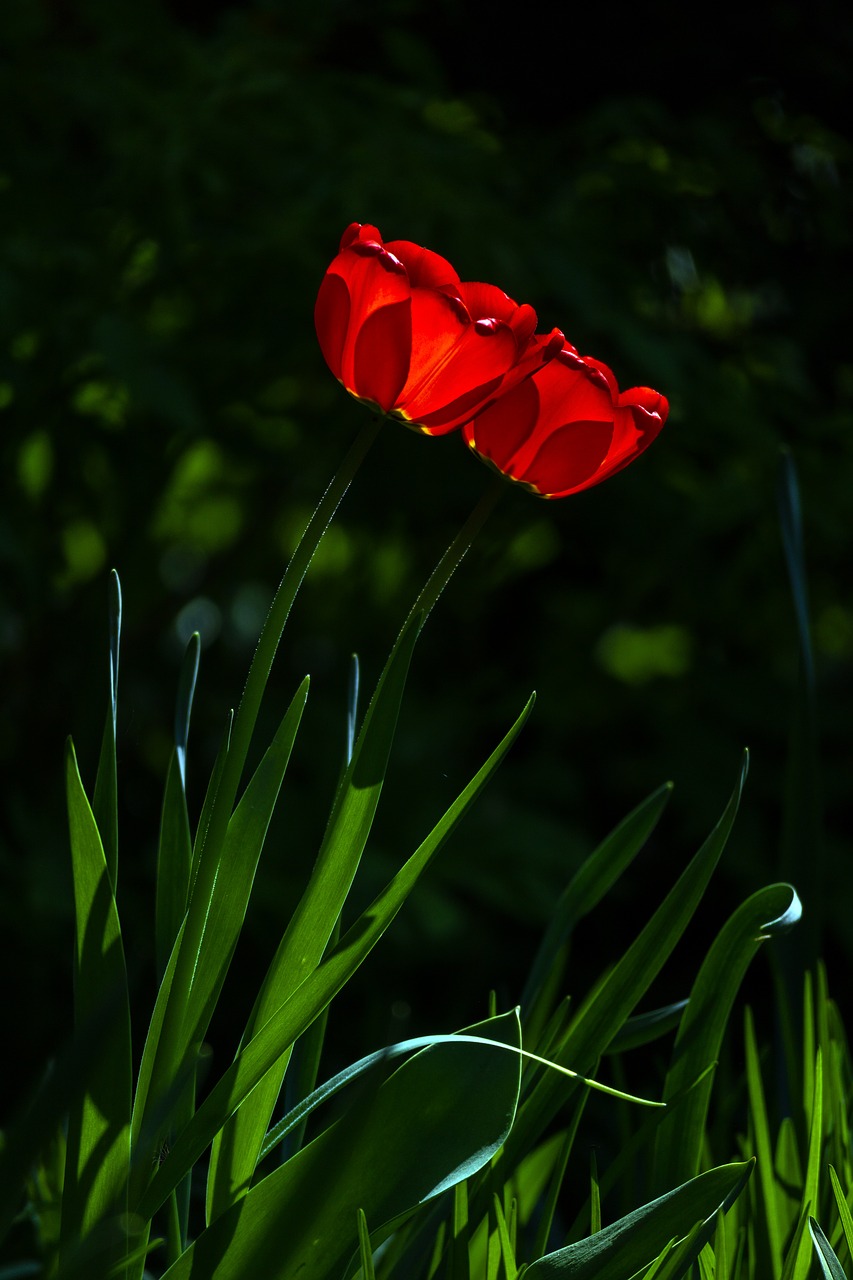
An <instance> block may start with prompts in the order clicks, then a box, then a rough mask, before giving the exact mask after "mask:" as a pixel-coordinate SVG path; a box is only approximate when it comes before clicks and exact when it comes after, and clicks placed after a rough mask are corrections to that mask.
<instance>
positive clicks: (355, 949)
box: [139, 696, 534, 1217]
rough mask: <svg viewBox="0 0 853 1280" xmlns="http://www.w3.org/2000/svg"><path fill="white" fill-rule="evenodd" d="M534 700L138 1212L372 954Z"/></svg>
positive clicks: (158, 1178)
mask: <svg viewBox="0 0 853 1280" xmlns="http://www.w3.org/2000/svg"><path fill="white" fill-rule="evenodd" d="M533 702H534V698H533V697H532V696H531V698H530V700H529V701H528V703H527V705H526V706H525V708H524V710H523V711H522V713H521V715H520V716H519V717H518V719H517V720H516V722H515V724H514V725H513V726H512V728H511V729H510V730H509V732H508V733H507V734H506V735H505V737H504V738H503V740H502V741H501V742H500V743H499V745H498V746H497V747H496V748H495V750H494V751H493V752H492V754H491V755H490V756H489V758H488V760H487V761H486V762H485V764H484V765H483V767H482V768H481V769H480V770H479V771H478V773H477V774H476V775H475V777H474V778H473V779H472V780H471V782H470V783H469V784H468V786H467V787H466V788H465V790H464V791H463V792H462V793H461V794H460V795H459V796H458V798H457V799H456V801H455V802H454V803H453V804H452V805H451V807H450V808H449V809H448V810H447V812H446V813H445V814H444V816H443V818H442V819H441V821H440V822H439V823H437V825H436V826H435V827H434V828H433V830H432V831H431V832H430V834H429V835H428V836H427V838H426V840H424V841H423V843H422V844H421V845H420V846H419V847H418V849H417V850H416V851H415V852H414V853H413V854H412V856H411V857H410V858H409V860H408V862H406V863H405V865H404V866H403V867H401V868H400V870H399V871H398V872H397V874H396V875H395V876H394V878H393V879H392V880H391V881H390V882H389V884H388V885H387V886H386V887H385V889H384V890H383V891H382V893H380V894H379V896H378V897H377V898H376V899H375V900H374V901H373V903H372V904H371V906H369V907H368V908H367V910H366V911H365V912H364V913H363V914H362V915H361V916H360V917H359V919H358V920H357V921H356V922H355V924H353V925H352V926H351V928H350V929H349V930H348V931H347V933H346V934H345V935H344V937H343V938H342V939H341V941H340V942H339V943H338V945H337V946H336V947H335V948H334V950H333V951H331V952H330V953H329V954H328V955H327V956H326V957H324V959H323V961H322V963H321V964H320V965H318V967H317V968H316V969H315V970H314V972H313V973H312V974H311V975H310V976H309V977H308V978H306V980H305V981H304V982H303V984H302V986H301V987H299V988H298V989H297V991H296V992H295V993H294V994H293V995H292V996H291V997H290V998H289V1000H287V1001H286V1002H285V1004H284V1005H282V1007H281V1008H280V1009H279V1010H277V1011H276V1013H275V1014H273V1016H272V1017H271V1018H270V1020H269V1021H268V1022H267V1023H266V1024H265V1025H264V1026H263V1027H262V1028H261V1029H260V1031H259V1032H258V1034H257V1035H256V1036H255V1037H254V1038H253V1039H252V1040H250V1041H249V1042H248V1044H246V1045H245V1046H244V1047H243V1048H242V1049H241V1051H240V1053H239V1054H238V1056H237V1058H236V1060H235V1062H234V1063H233V1064H232V1065H231V1066H230V1067H229V1068H228V1070H227V1071H226V1072H225V1073H224V1075H223V1076H222V1078H221V1079H220V1080H219V1082H218V1083H217V1084H216V1085H215V1086H214V1088H213V1089H212V1090H211V1092H210V1093H209V1094H208V1096H207V1098H205V1100H204V1102H203V1103H202V1105H201V1106H200V1107H199V1109H198V1112H197V1113H196V1115H195V1116H194V1117H193V1119H192V1121H191V1122H190V1124H189V1125H188V1126H187V1128H186V1130H185V1131H184V1133H182V1134H181V1135H180V1136H179V1137H178V1138H177V1140H176V1141H175V1143H174V1144H173V1146H172V1150H171V1153H170V1155H169V1158H168V1160H167V1161H166V1162H165V1163H164V1165H163V1166H162V1168H161V1169H160V1170H159V1171H158V1172H157V1174H156V1175H155V1177H154V1179H153V1181H152V1183H151V1186H150V1187H149V1188H148V1190H147V1191H146V1192H145V1195H144V1196H143V1198H142V1201H141V1203H140V1205H139V1212H140V1213H141V1214H142V1216H143V1217H151V1216H153V1214H154V1213H155V1212H156V1210H157V1209H158V1208H159V1206H160V1205H161V1204H162V1203H163V1201H164V1200H165V1199H166V1197H167V1196H168V1195H169V1193H170V1191H172V1190H173V1188H174V1187H175V1186H177V1184H178V1182H179V1181H180V1180H181V1178H182V1177H183V1176H184V1174H185V1173H187V1172H188V1171H189V1169H191V1168H192V1166H193V1164H194V1163H195V1161H196V1160H197V1159H198V1157H199V1156H200V1155H201V1154H202V1152H203V1151H204V1150H205V1148H206V1147H207V1146H208V1145H209V1144H210V1142H212V1140H213V1138H214V1137H215V1135H216V1134H217V1133H218V1132H219V1130H220V1129H221V1128H222V1126H223V1125H224V1124H225V1122H226V1121H227V1120H228V1118H229V1116H231V1115H233V1114H234V1112H235V1111H236V1110H237V1108H238V1107H239V1106H240V1104H241V1103H242V1102H243V1101H244V1099H245V1098H247V1097H248V1096H249V1094H250V1093H251V1091H252V1089H254V1088H255V1086H256V1085H257V1084H258V1082H259V1081H260V1080H262V1079H263V1077H264V1075H265V1074H266V1072H267V1071H268V1070H269V1068H270V1066H271V1065H272V1064H273V1063H274V1062H276V1060H277V1059H278V1058H280V1057H281V1054H282V1053H283V1052H284V1050H285V1049H287V1048H288V1046H289V1045H291V1044H293V1042H294V1040H296V1039H297V1038H298V1037H299V1036H300V1035H301V1034H302V1033H303V1031H305V1030H306V1029H307V1028H308V1027H309V1026H310V1025H311V1023H312V1022H313V1021H314V1019H315V1018H316V1017H317V1015H318V1013H319V1012H320V1011H321V1010H322V1009H324V1008H325V1007H326V1005H327V1004H328V1003H329V1001H330V1000H331V999H332V998H333V996H335V995H336V994H337V992H338V991H340V990H341V988H342V987H343V986H344V985H345V984H346V983H347V981H348V980H349V979H350V978H351V977H352V975H353V973H355V971H356V970H357V969H358V967H359V965H360V964H361V963H362V961H363V960H364V959H365V957H366V956H367V955H369V953H370V951H371V950H372V948H373V947H374V946H375V945H376V943H377V942H378V941H379V939H380V938H381V936H382V934H383V933H384V932H385V930H386V929H387V928H388V926H389V924H390V923H391V921H392V920H393V919H394V917H395V916H396V914H397V912H398V911H399V910H400V908H401V907H402V905H403V903H404V902H405V900H406V898H407V897H408V896H409V894H410V893H411V891H412V889H413V888H414V886H415V884H416V883H417V880H418V878H419V877H420V875H421V873H422V872H423V871H424V870H425V869H426V867H427V866H428V864H429V862H430V860H431V859H432V858H433V857H434V855H435V854H436V853H437V852H438V850H439V849H440V848H441V846H442V845H443V844H444V841H445V840H446V839H447V838H448V836H449V835H450V834H451V832H452V831H453V830H454V829H455V827H456V826H457V824H458V823H459V822H460V821H461V819H462V817H463V816H464V814H465V813H466V812H467V811H468V809H469V808H470V806H471V805H472V804H473V803H474V801H475V800H476V799H477V797H478V796H479V795H480V793H481V792H482V790H483V788H484V787H485V786H486V784H487V782H488V781H489V779H490V778H491V777H492V774H493V773H494V771H495V770H496V769H497V767H498V765H499V764H500V762H501V760H502V759H503V758H504V756H505V755H506V752H507V751H508V750H509V748H510V746H511V745H512V743H513V742H514V741H515V739H516V737H517V736H518V734H519V732H520V731H521V728H522V726H523V724H524V723H525V721H526V720H527V717H528V715H529V714H530V710H531V708H532V706H533Z"/></svg>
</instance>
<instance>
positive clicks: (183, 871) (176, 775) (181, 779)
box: [155, 631, 201, 978]
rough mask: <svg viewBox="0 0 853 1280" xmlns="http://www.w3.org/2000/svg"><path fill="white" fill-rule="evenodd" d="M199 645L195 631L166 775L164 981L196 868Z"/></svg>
mask: <svg viewBox="0 0 853 1280" xmlns="http://www.w3.org/2000/svg"><path fill="white" fill-rule="evenodd" d="M200 652H201V643H200V640H199V634H198V632H197V631H196V632H195V633H194V634H193V635H192V636H191V637H190V641H189V644H188V645H187V649H186V653H185V654H184V660H183V663H182V665H181V674H180V678H179V681H178V697H177V703H176V707H175V745H174V747H173V749H172V755H171V759H170V760H169V770H168V773H167V774H166V789H165V793H164V796H163V810H162V814H161V817H160V842H159V845H158V850H157V901H156V915H155V954H156V959H157V972H158V975H159V976H160V978H162V976H163V974H164V973H165V971H166V965H167V964H168V962H169V956H170V954H171V951H172V947H173V946H174V943H175V938H177V936H178V930H179V929H180V927H181V921H182V920H183V918H184V915H185V913H186V909H187V900H188V897H189V888H190V869H191V864H192V840H191V836H190V820H189V814H188V812H187V791H186V785H187V784H186V761H187V740H188V738H189V728H190V712H191V710H192V702H193V694H194V692H195V684H196V679H197V677H198V663H199V654H200Z"/></svg>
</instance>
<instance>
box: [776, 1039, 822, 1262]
mask: <svg viewBox="0 0 853 1280" xmlns="http://www.w3.org/2000/svg"><path fill="white" fill-rule="evenodd" d="M822 1143H823V1056H822V1054H821V1051H820V1049H818V1051H817V1055H816V1057H815V1071H814V1097H813V1099H812V1105H811V1122H810V1125H809V1151H808V1159H807V1161H806V1177H805V1182H804V1184H803V1198H802V1202H801V1208H800V1222H801V1224H804V1223H805V1222H807V1221H808V1219H809V1217H810V1211H811V1210H812V1209H814V1208H816V1207H817V1204H818V1193H819V1190H820V1187H819V1182H820V1156H821V1147H822ZM812 1234H813V1233H812ZM811 1254H812V1251H811V1249H810V1248H809V1238H808V1236H807V1235H806V1231H805V1226H804V1225H803V1226H802V1229H801V1230H800V1231H799V1232H798V1234H797V1238H796V1241H795V1243H794V1245H793V1246H792V1247H791V1250H790V1251H789V1254H788V1258H787V1259H786V1265H785V1272H786V1273H787V1274H789V1275H790V1276H791V1280H805V1278H806V1276H807V1275H808V1273H809V1269H810V1266H811ZM792 1257H793V1259H794V1263H793V1267H789V1265H788V1264H789V1263H790V1259H791V1258H792Z"/></svg>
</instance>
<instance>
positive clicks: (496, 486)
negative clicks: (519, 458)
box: [404, 476, 506, 626]
mask: <svg viewBox="0 0 853 1280" xmlns="http://www.w3.org/2000/svg"><path fill="white" fill-rule="evenodd" d="M505 489H506V481H505V480H504V479H503V477H502V476H496V477H495V479H494V481H493V483H492V484H491V485H490V486H489V488H488V489H487V490H486V492H485V493H484V494H483V496H482V497H481V498H480V501H479V502H478V503H477V505H476V506H475V507H474V509H473V511H472V512H471V514H470V515H469V517H468V519H467V520H466V521H465V523H464V524H463V526H462V528H461V529H460V530H459V532H458V533H457V535H456V537H455V538H454V539H453V541H452V542H451V544H450V546H449V547H448V548H447V550H446V551H445V553H444V555H443V556H442V557H441V559H440V560H439V562H438V564H437V565H436V566H435V568H434V569H433V571H432V573H431V574H430V575H429V577H428V578H427V580H426V582H425V583H424V585H423V587H422V588H421V591H420V593H419V595H418V598H417V600H416V601H415V603H414V604H413V605H412V607H411V609H410V610H409V613H408V616H407V618H406V623H405V624H404V626H405V625H408V622H409V620H410V619H411V618H412V616H413V615H414V614H416V613H422V614H423V618H422V620H421V626H423V624H424V622H426V620H427V618H428V617H429V615H430V613H431V611H432V609H433V607H434V605H435V602H436V601H437V600H438V597H439V596H440V595H441V593H442V591H443V590H444V588H445V587H446V586H447V584H448V582H449V581H450V579H451V578H452V577H453V574H454V572H455V570H456V568H457V567H458V565H459V564H460V563H461V562H462V560H463V559H464V557H465V555H466V553H467V551H468V549H469V547H470V546H471V543H472V542H473V541H474V539H475V538H476V536H477V534H478V533H479V532H480V530H481V529H482V527H483V525H484V524H485V523H486V521H487V520H488V518H489V516H490V515H491V514H492V512H493V511H494V509H495V507H496V506H497V502H498V498H499V497H500V496H501V494H502V493H503V492H504V490H505Z"/></svg>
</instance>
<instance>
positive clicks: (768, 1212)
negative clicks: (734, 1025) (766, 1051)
mask: <svg viewBox="0 0 853 1280" xmlns="http://www.w3.org/2000/svg"><path fill="white" fill-rule="evenodd" d="M744 1041H745V1046H746V1085H747V1092H748V1094H749V1113H750V1118H751V1120H752V1132H753V1137H754V1141H755V1154H756V1156H757V1158H758V1185H759V1188H760V1191H761V1197H760V1198H761V1203H762V1207H763V1210H764V1215H763V1216H764V1225H765V1228H766V1231H767V1246H768V1250H769V1258H768V1266H769V1272H770V1274H771V1275H774V1276H776V1275H778V1274H779V1271H780V1270H781V1267H782V1239H783V1234H784V1226H783V1222H782V1219H781V1216H780V1203H779V1192H778V1187H777V1183H776V1178H775V1176H774V1171H773V1148H772V1144H771V1141H770V1126H769V1125H768V1122H767V1104H766V1102H765V1098H764V1084H763V1081H762V1078H761V1067H760V1064H759V1060H758V1044H757V1042H756V1039H755V1027H754V1024H753V1019H752V1010H751V1009H749V1008H747V1009H746V1013H745V1025H744Z"/></svg>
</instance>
